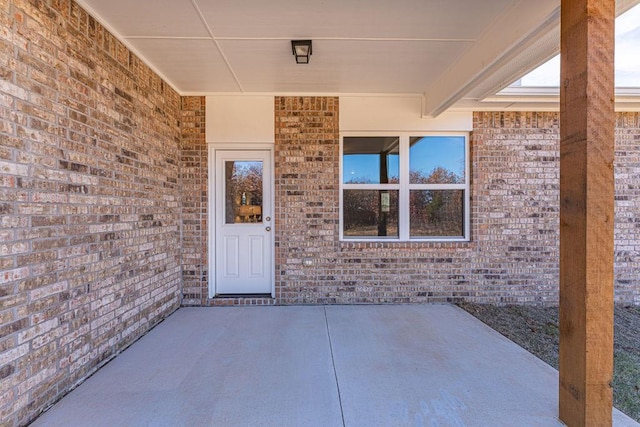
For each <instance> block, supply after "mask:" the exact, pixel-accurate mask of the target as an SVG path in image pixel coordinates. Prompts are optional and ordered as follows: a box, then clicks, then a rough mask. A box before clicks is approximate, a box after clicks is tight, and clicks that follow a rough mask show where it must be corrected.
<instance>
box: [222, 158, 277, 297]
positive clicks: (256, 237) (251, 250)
mask: <svg viewBox="0 0 640 427" xmlns="http://www.w3.org/2000/svg"><path fill="white" fill-rule="evenodd" d="M215 158H216V159H215V162H216V163H215V165H216V166H215V168H216V177H215V178H216V179H215V182H216V192H215V194H216V208H215V209H216V212H215V218H216V219H215V222H216V231H215V235H216V247H215V277H216V285H215V286H216V292H215V293H216V294H218V295H229V294H232V295H235V294H271V292H272V280H273V279H272V278H273V272H272V251H273V232H272V230H271V228H272V221H271V217H272V214H273V213H272V206H271V180H272V178H271V152H270V151H269V150H261V151H248V150H247V151H240V150H233V151H232V150H216V152H215Z"/></svg>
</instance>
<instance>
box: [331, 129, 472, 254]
mask: <svg viewBox="0 0 640 427" xmlns="http://www.w3.org/2000/svg"><path fill="white" fill-rule="evenodd" d="M378 136H379V137H392V136H396V137H398V138H399V139H400V146H399V149H400V150H399V151H400V152H399V159H400V170H399V172H400V177H399V181H400V183H399V184H345V183H344V178H343V148H344V138H349V137H378ZM428 136H461V137H464V151H465V153H464V161H465V173H464V184H410V183H409V148H410V144H409V140H410V138H411V137H428ZM470 175H471V170H470V147H469V132H423V131H418V132H344V133H341V134H340V178H339V179H340V215H339V221H340V226H339V228H340V241H342V242H468V241H469V240H470V228H471V227H470V225H471V220H470V218H471V215H470V210H471V203H470V200H471V194H470V191H471V185H470V183H471V177H470ZM380 189H385V190H398V191H399V194H398V234H399V237H397V238H396V237H384V236H383V237H381V236H371V237H345V236H344V218H343V197H344V190H380ZM410 190H463V191H464V219H463V221H464V224H463V226H464V230H463V236H461V237H446V236H433V237H411V236H410V227H409V214H410V212H409V192H410Z"/></svg>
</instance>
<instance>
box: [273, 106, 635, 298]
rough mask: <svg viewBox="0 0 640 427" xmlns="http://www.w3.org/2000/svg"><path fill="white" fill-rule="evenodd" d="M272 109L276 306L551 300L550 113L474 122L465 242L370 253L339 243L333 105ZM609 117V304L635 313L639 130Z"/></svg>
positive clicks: (481, 117) (554, 153) (370, 247)
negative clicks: (612, 267) (612, 263)
mask: <svg viewBox="0 0 640 427" xmlns="http://www.w3.org/2000/svg"><path fill="white" fill-rule="evenodd" d="M275 110H276V111H275V113H276V138H275V141H276V146H275V159H276V169H275V180H276V297H277V300H278V302H279V303H284V304H299V303H302V304H307V303H309V304H316V303H413V302H429V301H456V300H461V299H465V300H472V301H477V302H487V303H535V304H556V303H557V302H558V292H557V290H558V274H559V269H558V256H559V254H558V250H559V227H558V223H559V154H558V145H559V139H558V138H559V136H558V129H559V128H558V126H559V124H558V114H557V113H476V114H475V115H474V132H473V135H472V142H471V153H472V154H471V155H472V184H471V193H472V202H471V205H472V213H471V227H472V230H471V241H470V242H464V243H435V242H434V243H420V242H411V243H391V242H389V243H374V242H371V243H369V242H340V241H339V239H338V235H339V234H338V227H339V224H338V215H339V212H338V203H339V182H338V156H339V146H338V144H339V139H338V138H339V136H338V99H337V98H299V97H290V98H287V97H281V98H276V101H275ZM618 118H619V120H618V130H617V138H618V152H617V165H616V179H617V180H618V184H617V186H618V195H617V207H616V209H617V211H616V212H617V216H616V219H617V222H616V242H617V246H616V249H617V250H616V262H617V264H616V279H617V281H616V298H617V300H618V301H620V302H635V303H638V302H640V289H639V286H638V284H639V281H638V279H637V278H636V277H634V271H635V272H637V267H638V261H640V255H639V254H640V251H639V250H638V249H640V248H639V247H638V244H637V242H638V241H639V239H638V238H639V237H640V235H638V231H636V230H638V228H640V226H639V227H637V226H636V225H637V224H638V222H637V220H636V216H637V215H636V214H635V212H637V207H638V206H640V194H639V192H638V188H639V187H638V185H639V184H638V183H637V182H634V180H635V179H636V177H637V173H636V172H634V171H635V170H637V164H638V162H637V160H638V156H639V155H640V150H639V149H638V143H637V142H638V140H639V138H640V136H639V135H640V129H639V126H638V114H636V113H633V114H619V115H618ZM621 202H622V203H621ZM305 259H309V260H311V261H312V262H313V264H312V265H305V264H304V260H305Z"/></svg>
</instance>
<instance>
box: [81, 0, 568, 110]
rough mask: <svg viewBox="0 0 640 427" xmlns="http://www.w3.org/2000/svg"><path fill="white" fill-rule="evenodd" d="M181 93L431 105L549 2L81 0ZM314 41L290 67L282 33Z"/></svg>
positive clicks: (535, 27) (533, 27)
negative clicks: (420, 98) (408, 98)
mask: <svg viewBox="0 0 640 427" xmlns="http://www.w3.org/2000/svg"><path fill="white" fill-rule="evenodd" d="M79 4H80V5H82V6H83V7H84V8H86V9H87V11H88V12H89V13H90V14H91V15H92V16H94V17H95V18H96V19H98V20H99V21H100V22H102V23H103V24H104V25H105V26H106V27H107V28H108V29H109V30H110V31H112V32H113V33H114V34H115V35H116V36H117V37H118V38H120V39H121V40H122V41H123V42H124V43H125V44H126V45H127V46H129V47H131V48H132V50H133V51H134V52H135V53H137V54H138V55H139V56H141V58H142V59H143V60H145V61H146V62H147V63H148V64H149V65H150V66H151V67H152V68H153V69H154V70H155V71H157V72H158V73H159V74H160V75H161V76H162V77H163V78H164V79H165V80H167V82H168V83H170V84H171V85H172V86H174V87H175V88H176V89H177V90H178V92H180V93H181V94H183V95H188V94H216V93H238V94H241V93H314V94H324V93H326V94H336V93H383V94H393V93H395V94H397V93H411V94H420V95H422V94H425V93H426V100H427V103H426V105H427V106H428V107H429V109H428V112H430V113H438V112H440V111H443V110H444V109H446V107H447V106H448V105H450V104H451V103H453V102H455V101H456V100H457V99H460V98H461V97H462V96H464V95H466V93H468V92H469V91H471V90H473V89H474V88H475V87H476V86H477V85H479V84H481V83H483V82H484V81H485V80H486V79H487V78H489V77H490V75H491V74H492V73H495V72H497V71H498V69H499V66H501V65H502V64H503V63H504V61H505V58H507V57H511V56H513V55H514V54H515V53H516V52H518V51H519V50H521V49H524V48H526V47H527V46H528V43H529V42H530V41H531V42H533V41H535V40H537V39H538V38H539V37H541V36H542V35H543V33H544V31H545V28H546V25H548V20H549V18H550V17H552V16H553V13H554V11H556V10H557V8H558V6H559V0H536V1H531V0H483V1H475V0H448V1H444V0H396V1H393V2H391V1H388V0H370V1H368V2H366V3H363V2H354V1H345V0H325V1H322V2H301V1H299V0H273V1H264V0H244V1H241V2H239V1H237V0H136V1H133V2H132V1H130V0H109V1H105V0H79ZM307 38H308V39H312V40H313V55H312V56H311V61H310V64H308V65H296V64H295V61H294V59H293V55H292V54H291V47H290V40H292V39H307Z"/></svg>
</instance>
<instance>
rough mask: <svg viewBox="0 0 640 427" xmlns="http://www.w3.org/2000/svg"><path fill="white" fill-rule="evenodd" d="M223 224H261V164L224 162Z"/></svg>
mask: <svg viewBox="0 0 640 427" xmlns="http://www.w3.org/2000/svg"><path fill="white" fill-rule="evenodd" d="M224 173H225V187H224V188H225V223H226V224H238V223H245V222H262V162H251V161H226V162H225V163H224Z"/></svg>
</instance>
